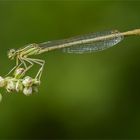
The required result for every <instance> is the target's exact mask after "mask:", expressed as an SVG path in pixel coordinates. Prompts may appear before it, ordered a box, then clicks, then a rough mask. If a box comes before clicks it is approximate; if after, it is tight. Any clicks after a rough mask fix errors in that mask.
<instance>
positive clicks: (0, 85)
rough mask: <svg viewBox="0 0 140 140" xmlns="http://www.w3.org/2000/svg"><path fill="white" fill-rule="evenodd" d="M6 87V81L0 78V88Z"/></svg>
mask: <svg viewBox="0 0 140 140" xmlns="http://www.w3.org/2000/svg"><path fill="white" fill-rule="evenodd" d="M4 86H6V80H5V79H4V78H3V77H1V76H0V87H4Z"/></svg>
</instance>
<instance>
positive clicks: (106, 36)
mask: <svg viewBox="0 0 140 140" xmlns="http://www.w3.org/2000/svg"><path fill="white" fill-rule="evenodd" d="M129 35H140V29H135V30H131V31H127V32H119V31H118V30H114V31H108V32H98V33H91V34H86V35H82V36H77V37H72V38H69V39H63V40H56V41H48V42H44V43H39V44H36V43H33V44H29V45H27V46H25V47H23V48H20V49H18V50H15V49H11V50H10V51H9V52H8V57H9V59H14V58H15V59H16V66H15V67H13V68H12V69H11V70H10V72H9V73H8V74H10V73H11V72H12V71H13V70H15V69H16V68H18V67H20V66H21V65H23V66H24V67H25V72H27V71H28V70H29V69H30V68H31V67H32V66H33V65H34V64H38V65H40V69H39V71H38V73H37V74H36V77H35V78H36V79H38V80H40V78H41V75H42V71H43V68H44V64H45V61H44V60H41V59H35V58H31V57H30V56H35V55H39V54H42V53H45V52H48V51H53V50H57V49H62V50H63V51H64V52H67V53H89V52H96V51H102V50H105V49H107V48H110V47H112V46H114V45H116V44H118V43H119V42H120V41H122V40H123V38H124V36H129ZM8 74H7V75H8Z"/></svg>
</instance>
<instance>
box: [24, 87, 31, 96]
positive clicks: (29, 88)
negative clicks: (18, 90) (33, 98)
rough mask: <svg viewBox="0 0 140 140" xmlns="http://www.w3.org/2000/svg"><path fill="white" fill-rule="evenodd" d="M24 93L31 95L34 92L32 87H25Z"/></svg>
mask: <svg viewBox="0 0 140 140" xmlns="http://www.w3.org/2000/svg"><path fill="white" fill-rule="evenodd" d="M23 93H24V95H27V96H28V95H31V94H32V87H25V88H24V89H23Z"/></svg>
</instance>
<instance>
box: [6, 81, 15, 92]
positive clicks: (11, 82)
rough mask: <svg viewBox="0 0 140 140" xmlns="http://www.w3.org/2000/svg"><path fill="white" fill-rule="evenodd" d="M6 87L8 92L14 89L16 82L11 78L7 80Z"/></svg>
mask: <svg viewBox="0 0 140 140" xmlns="http://www.w3.org/2000/svg"><path fill="white" fill-rule="evenodd" d="M6 89H7V91H8V92H11V91H15V90H16V83H15V81H13V80H12V79H11V80H9V81H8V82H7V86H6Z"/></svg>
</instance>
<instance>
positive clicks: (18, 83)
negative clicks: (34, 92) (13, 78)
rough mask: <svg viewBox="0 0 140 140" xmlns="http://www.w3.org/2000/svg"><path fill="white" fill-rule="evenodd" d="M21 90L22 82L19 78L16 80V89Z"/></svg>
mask: <svg viewBox="0 0 140 140" xmlns="http://www.w3.org/2000/svg"><path fill="white" fill-rule="evenodd" d="M22 90H23V84H22V82H21V81H20V80H18V81H17V82H16V91H17V92H19V91H22Z"/></svg>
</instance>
